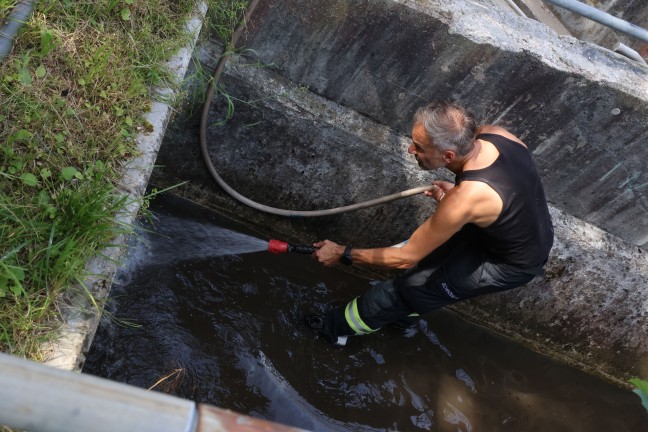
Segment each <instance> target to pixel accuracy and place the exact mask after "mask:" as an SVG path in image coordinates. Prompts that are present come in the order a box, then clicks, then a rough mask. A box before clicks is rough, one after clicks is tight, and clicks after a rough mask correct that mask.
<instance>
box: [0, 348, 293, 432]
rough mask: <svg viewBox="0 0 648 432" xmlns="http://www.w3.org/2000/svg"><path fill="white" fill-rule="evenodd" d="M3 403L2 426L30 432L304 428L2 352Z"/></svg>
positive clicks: (281, 431)
mask: <svg viewBox="0 0 648 432" xmlns="http://www.w3.org/2000/svg"><path fill="white" fill-rule="evenodd" d="M0 401H2V402H1V403H0V425H2V426H8V427H10V428H14V429H19V430H25V431H30V432H69V431H84V432H114V431H129V432H138V431H142V432H144V431H146V432H149V431H155V432H225V431H228V432H252V431H266V432H299V431H302V430H301V429H295V428H291V427H288V426H284V425H279V424H276V423H271V422H268V421H265V420H260V419H255V418H252V417H249V416H246V415H243V414H237V413H234V412H232V411H227V410H223V409H220V408H216V407H212V406H209V405H199V406H197V405H196V403H194V402H193V401H189V400H186V399H181V398H178V397H175V396H170V395H166V394H162V393H158V392H154V391H147V390H144V389H141V388H138V387H133V386H130V385H127V384H121V383H117V382H113V381H110V380H107V379H103V378H99V377H95V376H91V375H84V374H81V373H75V372H68V371H63V370H60V369H56V368H53V367H50V366H46V365H43V364H40V363H36V362H33V361H28V360H24V359H19V358H17V357H12V356H9V355H7V354H3V353H0ZM302 432H303V431H302Z"/></svg>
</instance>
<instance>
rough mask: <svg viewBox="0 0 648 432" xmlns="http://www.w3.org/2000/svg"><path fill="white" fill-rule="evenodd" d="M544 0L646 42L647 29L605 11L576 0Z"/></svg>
mask: <svg viewBox="0 0 648 432" xmlns="http://www.w3.org/2000/svg"><path fill="white" fill-rule="evenodd" d="M544 1H545V2H547V3H551V4H553V5H556V6H559V7H561V8H563V9H567V10H568V11H571V12H574V13H577V14H579V15H582V16H584V17H585V18H589V19H591V20H592V21H596V22H597V23H599V24H603V25H604V26H607V27H610V28H611V29H614V30H618V31H620V32H623V33H625V34H627V35H630V36H632V37H635V38H637V39H640V40H642V41H644V42H648V30H646V29H644V28H641V27H639V26H637V25H634V24H632V23H629V22H627V21H624V20H622V19H620V18H617V17H615V16H613V15H610V14H609V13H607V12H603V11H602V10H599V9H597V8H595V7H592V6H589V5H586V4H585V3H581V2H579V1H577V0H544Z"/></svg>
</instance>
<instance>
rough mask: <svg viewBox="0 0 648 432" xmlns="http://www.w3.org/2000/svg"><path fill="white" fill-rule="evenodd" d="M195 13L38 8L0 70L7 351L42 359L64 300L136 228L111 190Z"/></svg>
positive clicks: (172, 6)
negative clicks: (124, 220) (124, 222)
mask: <svg viewBox="0 0 648 432" xmlns="http://www.w3.org/2000/svg"><path fill="white" fill-rule="evenodd" d="M0 1H1V0H0ZM9 3H13V2H9ZM2 4H3V5H4V3H2ZM194 5H195V1H194V0H95V1H91V2H79V1H73V0H58V1H56V0H50V1H41V2H38V3H37V4H36V7H35V9H34V11H33V13H32V15H31V17H30V20H29V21H28V22H27V23H26V24H25V25H24V27H23V28H22V29H21V31H20V33H19V34H18V36H17V37H16V39H15V40H14V47H13V51H12V53H11V55H10V56H9V57H7V58H6V59H5V61H4V62H3V63H2V64H1V65H0V101H1V103H0V351H4V352H8V353H11V354H14V355H18V356H25V357H29V358H34V359H37V360H38V359H39V355H40V353H39V347H40V346H41V345H42V343H43V342H44V341H45V340H47V339H48V338H51V337H52V335H54V334H56V332H55V330H56V329H57V327H58V326H59V325H60V319H58V315H57V311H56V305H55V299H56V298H57V296H58V295H59V294H61V293H62V292H63V291H65V290H68V289H72V288H70V287H72V286H74V284H75V282H80V281H82V280H83V278H84V274H83V272H84V267H85V264H86V262H87V261H88V260H89V259H90V258H91V257H93V256H95V255H96V254H98V253H100V251H101V250H102V249H103V248H105V247H106V246H109V245H110V242H111V241H112V240H113V238H114V237H115V236H116V235H117V234H118V233H119V232H120V231H124V230H128V229H129V227H122V226H119V224H117V223H116V222H115V216H116V215H118V214H119V213H120V212H121V211H124V210H125V208H126V206H127V204H129V203H128V202H127V201H126V198H124V196H123V195H122V194H120V193H118V191H117V189H116V187H115V184H116V183H117V181H118V180H119V176H120V170H121V168H122V165H123V164H124V163H125V162H126V161H127V160H128V159H129V158H130V157H131V156H133V155H134V152H135V151H136V150H135V149H136V143H135V137H136V136H137V134H138V133H140V132H141V131H145V130H146V129H147V128H148V127H150V125H145V124H144V121H143V119H142V116H143V115H144V114H145V113H146V111H147V110H148V109H149V105H150V100H151V97H152V96H151V89H152V88H154V87H155V86H163V87H164V86H168V85H169V83H167V82H166V81H167V79H168V77H169V75H168V73H167V71H166V70H165V69H164V63H165V61H166V60H168V59H169V58H170V57H171V56H172V55H173V54H174V53H176V52H177V50H178V49H179V48H180V47H181V46H183V45H185V44H186V43H187V41H188V40H187V35H186V34H185V30H184V28H185V23H186V20H187V18H188V17H189V16H190V14H191V12H192V11H193V10H194Z"/></svg>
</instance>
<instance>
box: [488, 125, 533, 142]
mask: <svg viewBox="0 0 648 432" xmlns="http://www.w3.org/2000/svg"><path fill="white" fill-rule="evenodd" d="M481 134H493V135H499V136H502V137H504V138H508V139H509V140H511V141H515V142H517V143H520V144H522V145H523V146H525V147H526V144H524V142H522V140H520V139H519V138H518V137H516V136H515V135H513V134H512V133H511V132H509V131H507V130H506V129H504V128H503V127H500V126H496V125H484V126H480V127H479V128H478V129H477V136H479V135H481Z"/></svg>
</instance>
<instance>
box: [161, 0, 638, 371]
mask: <svg viewBox="0 0 648 432" xmlns="http://www.w3.org/2000/svg"><path fill="white" fill-rule="evenodd" d="M486 4H487V3H483V4H480V3H479V2H476V1H471V2H468V1H449V2H446V1H443V2H441V1H406V0H397V1H391V0H390V1H385V0H371V1H312V0H311V1H305V0H304V1H299V0H282V1H274V0H267V1H265V2H262V3H261V4H260V6H259V9H257V11H256V13H255V15H254V17H253V20H252V22H251V23H250V25H249V26H248V33H247V38H246V41H245V43H244V45H245V48H247V50H246V51H245V56H244V57H243V58H239V59H234V60H233V64H231V65H229V66H228V67H227V69H226V73H225V75H224V76H223V78H222V83H221V84H222V89H223V92H224V93H225V94H226V95H227V97H223V96H221V97H219V98H218V99H217V100H216V101H215V103H214V104H213V106H212V112H211V113H210V126H209V131H208V142H209V143H210V144H209V149H210V154H211V156H212V159H213V161H214V163H215V165H216V167H217V168H218V169H219V170H220V171H221V174H222V175H223V177H224V178H225V180H226V181H227V182H228V183H229V184H230V185H231V186H233V187H234V188H235V189H236V190H238V191H239V192H241V193H242V194H243V195H245V196H248V197H249V198H251V199H253V200H257V201H259V202H262V203H264V204H268V205H273V206H276V207H282V208H292V209H298V210H308V209H316V208H323V207H333V206H338V205H343V204H349V203H353V202H357V201H360V200H364V199H369V198H376V197H378V196H381V195H385V194H389V193H393V192H396V191H398V190H401V189H405V188H409V187H415V186H420V185H423V184H427V183H429V182H430V181H431V180H433V179H435V178H445V179H450V178H451V175H450V174H449V173H447V172H430V173H422V172H421V171H420V170H418V168H417V166H416V164H415V163H414V162H413V161H412V160H411V159H408V157H407V155H406V154H405V150H406V148H407V145H408V144H409V138H408V137H407V135H408V134H409V128H410V126H411V125H410V122H411V116H412V114H413V112H414V110H415V109H416V107H418V106H419V105H421V104H423V103H426V102H428V101H432V100H438V99H455V100H458V101H459V102H461V103H463V104H465V105H467V106H469V107H470V108H471V109H473V110H474V111H475V112H476V114H477V116H478V117H479V118H481V119H482V120H483V122H484V123H497V124H500V125H502V126H504V127H506V128H508V129H510V130H511V131H512V132H513V133H516V134H518V135H519V136H521V137H522V139H524V140H525V142H526V143H527V144H528V145H529V147H530V148H531V149H532V151H533V154H534V157H535V160H536V163H537V164H538V167H539V169H540V171H541V173H542V175H543V181H544V183H545V189H546V191H547V195H548V196H549V200H550V203H551V205H552V208H551V211H552V215H553V218H554V224H555V228H556V245H555V247H554V249H553V251H552V255H551V258H550V262H549V264H548V266H547V274H546V275H545V277H543V278H536V279H535V280H534V281H532V283H530V284H529V285H528V286H527V287H526V288H524V289H520V290H517V291H513V292H509V293H503V294H498V295H495V296H490V297H484V298H481V299H476V300H475V301H472V302H470V303H466V304H464V305H461V306H459V307H457V308H455V309H456V310H457V311H459V312H461V313H464V314H465V315H466V316H467V317H469V318H472V319H477V320H479V321H480V322H484V323H487V324H488V325H489V326H491V327H493V328H496V329H499V330H500V331H502V332H504V333H506V334H508V335H510V336H513V337H516V338H517V339H518V340H520V341H521V342H522V343H526V344H529V345H530V346H532V347H533V348H534V349H536V350H539V351H541V352H545V353H549V354H551V355H553V356H556V357H559V358H561V359H562V360H564V361H567V362H571V363H573V364H575V365H578V366H579V367H581V368H583V369H586V370H589V371H592V372H594V373H598V374H600V375H602V376H605V377H608V378H610V379H612V380H614V381H616V382H618V383H622V382H623V381H624V380H626V379H627V378H628V377H631V376H637V375H639V376H643V377H644V378H645V377H646V376H647V375H648V344H646V338H645V335H646V334H648V257H647V255H646V252H645V251H644V250H642V249H641V248H639V247H637V244H645V243H646V241H648V238H647V237H646V235H647V234H648V216H647V209H648V201H647V193H648V170H647V169H646V163H645V160H646V159H647V156H648V155H647V154H646V153H648V147H646V146H645V144H644V143H645V140H646V137H648V132H646V131H645V130H644V127H643V125H644V119H645V116H646V111H647V110H648V108H647V107H646V99H647V98H648V85H647V83H648V81H647V78H648V74H647V72H646V70H644V69H642V68H641V67H639V66H637V65H636V64H634V63H632V62H630V61H629V60H627V59H625V58H623V57H621V56H618V55H616V54H614V53H611V52H609V51H606V50H604V49H602V48H599V47H596V46H593V45H590V44H587V43H583V42H579V41H577V40H575V39H572V38H563V37H558V36H556V35H555V33H553V32H551V31H550V30H549V29H547V28H546V27H544V26H543V25H541V24H539V23H536V22H534V21H531V20H525V19H524V18H521V17H517V16H515V15H512V14H504V13H500V12H498V11H496V10H491V9H489V8H488V7H486V6H485V5H486ZM218 53H219V49H218V47H215V46H213V45H210V44H209V43H207V44H204V45H203V46H202V48H201V58H202V60H203V61H204V62H205V63H206V66H213V64H214V62H213V59H214V58H215V57H217V55H218ZM237 62H239V64H236V63H237ZM244 64H247V66H246V65H244ZM228 100H229V101H230V102H232V103H233V104H234V105H233V106H234V116H233V118H232V119H230V120H229V121H225V119H224V113H225V112H226V111H227V109H228ZM241 101H245V102H241ZM230 107H231V106H230ZM194 108H195V109H197V108H198V107H194ZM197 130H198V123H197V120H196V117H195V116H193V117H192V116H187V115H186V114H185V115H181V116H178V117H177V118H176V121H175V122H174V124H172V125H171V126H170V128H169V130H168V131H167V136H166V138H165V141H164V143H163V145H162V148H161V149H160V154H159V157H158V160H157V165H159V166H160V167H161V168H160V169H159V170H156V171H154V173H153V180H152V181H153V182H154V183H155V184H158V185H160V186H168V185H172V184H175V183H178V182H180V181H189V183H187V184H185V185H183V186H181V187H179V188H178V189H177V191H178V192H181V193H182V194H183V195H185V196H187V197H189V198H192V199H194V200H196V201H198V202H201V203H203V204H206V205H208V206H210V207H212V208H215V209H217V210H219V211H221V212H223V213H226V214H232V215H235V216H236V217H237V219H239V220H247V221H248V222H249V223H250V224H251V225H254V226H257V227H259V232H263V233H264V234H267V235H275V234H276V235H282V236H284V238H285V239H286V240H289V241H292V240H299V241H302V242H303V241H311V240H316V239H320V238H325V237H326V238H330V239H332V240H336V241H340V242H341V243H345V244H353V245H356V246H385V245H389V244H393V243H395V242H397V241H400V240H403V239H404V238H407V236H408V235H409V234H410V233H411V230H413V229H414V228H415V227H416V226H417V225H418V223H420V222H421V221H422V220H423V219H424V218H425V217H426V216H428V215H429V213H430V212H431V211H432V210H433V208H434V205H433V204H432V203H431V202H430V200H427V199H425V198H424V197H422V196H418V197H414V198H407V199H405V200H401V201H398V202H395V203H391V204H388V205H385V206H380V207H375V208H372V209H367V210H363V211H358V212H354V213H349V214H345V215H340V216H331V217H326V218H316V219H289V218H282V217H275V216H270V215H264V214H260V213H259V212H257V211H254V210H251V209H249V208H246V207H244V206H242V205H240V204H238V203H236V202H234V201H233V200H231V199H230V198H229V197H228V196H226V195H224V194H223V193H222V192H221V191H220V189H219V188H218V187H217V186H216V185H215V183H214V182H213V180H212V179H211V178H210V177H209V174H208V173H207V171H206V169H205V168H204V164H203V162H202V160H201V156H200V151H199V148H198V141H197V136H198V132H197Z"/></svg>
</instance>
